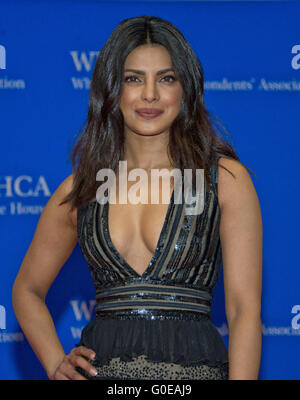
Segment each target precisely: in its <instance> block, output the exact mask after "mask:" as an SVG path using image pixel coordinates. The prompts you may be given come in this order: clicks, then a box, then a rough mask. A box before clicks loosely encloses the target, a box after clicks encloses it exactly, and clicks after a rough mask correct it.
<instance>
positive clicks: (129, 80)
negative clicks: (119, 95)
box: [124, 75, 138, 82]
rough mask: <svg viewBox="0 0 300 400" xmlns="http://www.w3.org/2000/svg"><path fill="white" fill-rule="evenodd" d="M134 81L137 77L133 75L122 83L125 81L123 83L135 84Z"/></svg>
mask: <svg viewBox="0 0 300 400" xmlns="http://www.w3.org/2000/svg"><path fill="white" fill-rule="evenodd" d="M134 79H138V77H137V76H135V75H130V76H127V77H126V78H125V79H124V81H125V82H136V81H135V80H134Z"/></svg>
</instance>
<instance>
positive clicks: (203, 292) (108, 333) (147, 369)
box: [13, 16, 262, 380]
mask: <svg viewBox="0 0 300 400" xmlns="http://www.w3.org/2000/svg"><path fill="white" fill-rule="evenodd" d="M203 83H204V80H203V71H202V68H201V65H200V63H199V60H198V59H197V57H196V55H195V54H194V52H193V50H192V49H191V47H190V45H189V43H188V42H187V41H186V39H185V38H184V36H183V35H182V34H181V33H180V32H179V31H178V30H177V29H176V28H175V27H174V26H173V25H172V24H170V23H169V22H167V21H165V20H162V19H160V18H157V17H148V16H140V17H134V18H128V19H126V20H124V21H122V22H121V23H120V24H119V25H118V26H117V27H116V29H115V30H114V31H113V33H112V34H111V36H110V37H109V39H108V41H107V43H106V44H105V46H104V48H103V49H102V51H101V52H100V53H99V56H98V58H97V61H96V65H95V68H94V71H93V76H92V81H91V90H90V105H89V112H88V118H87V124H86V126H85V129H84V132H83V133H82V135H81V136H80V137H79V139H78V141H77V143H76V145H75V147H74V149H73V154H72V157H73V158H72V162H73V171H74V172H73V174H72V175H70V176H69V177H67V178H66V179H65V180H64V181H63V182H62V184H61V185H60V186H59V187H58V189H57V190H56V192H55V193H54V194H53V195H52V197H51V199H50V200H49V201H48V203H47V205H46V207H45V208H44V210H43V213H42V215H41V217H40V220H39V223H38V225H37V229H36V232H35V235H34V238H33V241H32V243H31V245H30V247H29V249H28V251H27V254H26V256H25V258H24V260H23V263H22V266H21V268H20V271H19V273H18V276H17V278H16V281H15V284H14V287H13V305H14V310H15V314H16V316H17V318H18V321H19V323H20V326H21V327H22V329H23V331H24V333H25V335H26V337H27V339H28V341H29V343H30V344H31V346H32V348H33V349H34V351H35V353H36V354H37V356H38V358H39V359H40V361H41V363H42V365H43V366H44V368H45V370H46V372H47V374H48V377H49V378H50V379H64V380H68V379H72V380H77V379H78V380H79V379H81V380H84V379H232V380H233V379H257V377H258V372H259V363H260V352H261V319H260V302H261V269H262V222H261V214H260V207H259V202H258V198H257V195H256V192H255V189H254V186H253V184H252V181H251V179H250V176H249V174H248V172H247V171H246V168H247V167H246V168H245V167H244V166H243V164H241V163H240V162H239V159H238V157H237V155H236V153H235V152H234V150H233V148H232V146H231V145H229V144H228V143H227V142H226V141H225V139H223V138H222V137H221V136H219V137H218V135H217V134H216V131H215V130H214V128H213V124H212V121H211V118H210V115H209V113H208V111H207V110H206V107H205V104H204V97H203V88H204V85H203ZM145 109H146V110H145ZM151 112H152V114H151ZM120 161H123V162H126V166H127V171H126V170H125V175H124V176H123V178H124V177H125V178H126V177H127V178H129V177H130V173H131V172H134V173H136V169H137V168H140V170H142V171H144V175H143V176H144V178H145V177H146V178H150V175H151V171H153V170H154V169H162V168H164V169H165V171H169V172H172V171H173V170H174V169H177V171H178V170H179V171H182V172H183V173H182V175H181V177H182V176H184V171H186V170H188V169H191V170H192V171H193V173H194V175H193V176H195V173H196V172H197V171H199V170H202V171H204V177H205V185H204V188H205V190H204V200H205V201H204V207H203V209H202V210H201V212H199V213H197V214H188V213H187V208H188V204H187V202H186V201H185V198H183V197H182V192H178V190H177V189H178V186H177V183H175V185H174V184H172V183H171V182H170V186H169V188H168V189H169V190H170V191H169V193H170V192H171V191H172V195H171V196H167V197H168V198H169V199H170V200H169V203H167V204H163V203H162V202H161V201H159V204H152V203H151V201H150V200H149V199H150V197H149V195H148V197H147V200H148V201H146V202H144V204H141V203H138V204H133V203H134V202H131V203H130V202H127V203H126V202H123V204H122V202H121V201H119V199H120V195H121V193H122V192H123V194H124V193H125V194H129V192H130V191H131V190H132V188H134V186H133V183H132V181H129V179H127V182H126V185H124V180H121V174H120V173H119V172H118V171H119V166H120V164H119V162H120ZM122 165H124V164H122ZM105 168H106V169H110V170H111V171H113V172H114V173H115V176H116V183H117V184H120V182H121V181H122V182H123V185H122V184H121V185H120V188H119V192H118V193H115V195H116V201H115V202H113V201H111V202H110V201H108V202H106V203H105V202H101V201H99V198H98V197H97V193H98V192H97V189H99V188H100V185H102V184H103V183H101V184H100V185H99V180H98V181H97V180H96V177H97V176H98V177H99V175H97V173H98V172H99V171H103V169H105ZM149 180H150V179H146V180H145V179H144V180H143V183H142V186H141V187H140V192H142V191H143V190H144V189H149V191H150V192H151V193H152V194H153V191H154V188H153V186H152V184H151V181H150V183H149ZM175 181H176V179H175ZM185 186H188V185H187V183H186V181H184V182H183V187H185ZM115 187H118V185H116V186H115ZM171 188H172V189H171ZM175 189H176V193H177V194H178V193H179V197H178V196H177V194H176V196H175ZM120 190H121V191H120ZM192 190H193V193H195V178H194V177H193V180H192ZM149 191H148V193H149ZM105 193H106V194H107V193H108V191H107V190H106V192H105ZM109 193H110V194H111V193H113V191H111V192H109ZM159 193H161V185H160V186H159ZM197 193H198V192H197ZM131 194H132V193H131ZM156 194H157V193H156ZM180 196H181V197H180ZM128 197H130V196H128ZM132 197H133V196H131V198H132ZM175 197H176V199H177V200H178V199H179V200H180V199H181V200H183V201H182V202H177V201H175ZM108 200H110V195H109V196H108ZM145 203H146V204H145ZM108 211H109V213H108ZM77 240H78V242H79V245H80V247H81V250H82V252H83V254H84V256H85V258H86V260H87V263H88V267H89V268H90V271H91V274H92V278H93V281H94V284H95V289H96V301H97V303H96V309H95V311H96V315H95V318H94V319H93V320H92V321H91V322H90V323H89V324H87V325H86V326H85V328H84V329H83V331H82V335H81V340H80V342H79V343H78V344H77V347H75V348H74V349H72V351H71V352H70V353H69V354H68V355H66V354H65V352H64V350H63V348H62V346H61V344H60V342H59V340H58V337H57V335H56V331H55V327H54V324H53V320H52V319H51V316H50V314H49V311H48V309H47V307H46V305H45V296H46V294H47V292H48V290H49V288H50V286H51V284H52V282H53V281H54V279H55V277H56V276H57V274H58V272H59V270H60V268H61V267H62V266H63V265H64V263H65V262H66V260H67V259H68V257H69V256H70V254H71V253H72V251H73V249H74V247H75V245H76V243H77ZM221 249H222V252H221ZM221 262H223V269H224V290H225V303H226V304H225V308H226V317H227V321H228V327H229V349H228V351H227V349H226V347H225V345H224V342H223V341H222V338H221V336H220V334H219V332H218V331H217V329H216V327H215V326H214V325H213V323H212V321H211V317H210V316H211V314H210V312H211V305H212V300H213V290H214V287H215V285H216V283H217V280H218V277H219V273H220V268H221Z"/></svg>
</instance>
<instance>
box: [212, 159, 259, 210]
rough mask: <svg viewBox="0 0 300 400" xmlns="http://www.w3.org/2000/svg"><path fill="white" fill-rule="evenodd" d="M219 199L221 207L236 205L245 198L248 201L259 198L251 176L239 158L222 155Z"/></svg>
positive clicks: (219, 169)
mask: <svg viewBox="0 0 300 400" xmlns="http://www.w3.org/2000/svg"><path fill="white" fill-rule="evenodd" d="M222 167H224V168H222ZM225 168H226V169H225ZM227 170H228V171H230V172H231V173H230V172H228V171H227ZM218 199H219V204H220V207H221V208H222V207H226V206H228V205H229V204H231V206H232V207H236V206H238V203H240V202H241V201H245V199H247V200H248V201H257V200H258V199H257V195H256V191H255V187H254V185H253V182H252V179H251V176H250V174H249V172H248V170H247V169H246V168H245V167H244V165H243V164H241V163H240V162H239V161H238V160H234V159H229V158H226V157H220V159H219V167H218Z"/></svg>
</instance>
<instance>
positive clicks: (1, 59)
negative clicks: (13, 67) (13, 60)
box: [0, 44, 6, 69]
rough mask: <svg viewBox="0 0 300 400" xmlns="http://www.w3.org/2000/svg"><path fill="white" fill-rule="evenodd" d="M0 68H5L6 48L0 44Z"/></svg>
mask: <svg viewBox="0 0 300 400" xmlns="http://www.w3.org/2000/svg"><path fill="white" fill-rule="evenodd" d="M0 69H6V50H5V47H4V46H2V45H1V44H0Z"/></svg>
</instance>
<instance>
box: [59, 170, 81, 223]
mask: <svg viewBox="0 0 300 400" xmlns="http://www.w3.org/2000/svg"><path fill="white" fill-rule="evenodd" d="M73 185H74V174H70V175H69V176H67V177H66V179H65V180H64V181H63V182H62V183H61V184H60V186H59V187H58V189H57V191H58V193H59V197H60V198H61V201H62V200H63V199H64V198H65V197H66V196H67V195H68V194H69V193H70V192H71V191H72V189H73ZM66 207H67V208H68V216H69V218H70V222H71V223H72V225H73V226H74V228H76V227H77V208H76V207H75V208H74V209H73V210H71V206H70V205H69V204H68V205H67V206H66Z"/></svg>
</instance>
